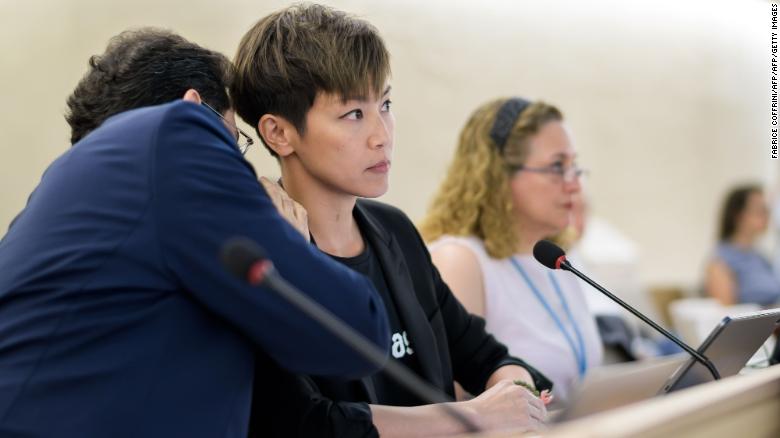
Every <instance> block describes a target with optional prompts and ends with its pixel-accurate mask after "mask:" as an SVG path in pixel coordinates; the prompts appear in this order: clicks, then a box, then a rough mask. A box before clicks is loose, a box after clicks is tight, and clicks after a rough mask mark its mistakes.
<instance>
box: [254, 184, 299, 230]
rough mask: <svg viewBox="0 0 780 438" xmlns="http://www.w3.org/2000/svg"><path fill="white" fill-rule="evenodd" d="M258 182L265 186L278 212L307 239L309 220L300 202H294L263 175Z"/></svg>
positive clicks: (279, 187)
mask: <svg viewBox="0 0 780 438" xmlns="http://www.w3.org/2000/svg"><path fill="white" fill-rule="evenodd" d="M260 183H261V184H262V185H263V188H265V191H266V192H267V193H268V196H269V197H270V198H271V201H272V202H273V203H274V207H276V209H277V210H278V211H279V214H281V215H282V217H283V218H285V219H286V220H287V222H289V223H290V224H291V225H292V226H293V227H295V229H296V230H298V231H299V232H300V233H301V234H303V237H304V238H305V239H306V240H309V220H308V215H307V214H306V209H305V208H303V206H302V205H301V204H299V203H297V202H295V200H293V199H292V198H291V197H290V195H288V194H287V192H285V191H284V189H283V188H282V186H280V185H279V184H277V183H275V182H273V181H271V180H269V179H268V178H266V177H264V176H261V177H260Z"/></svg>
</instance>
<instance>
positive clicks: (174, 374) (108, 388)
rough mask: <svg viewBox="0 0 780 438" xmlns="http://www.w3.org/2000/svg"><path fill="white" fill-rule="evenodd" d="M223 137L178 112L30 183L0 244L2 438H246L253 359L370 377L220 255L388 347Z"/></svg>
mask: <svg viewBox="0 0 780 438" xmlns="http://www.w3.org/2000/svg"><path fill="white" fill-rule="evenodd" d="M234 144H235V142H234V140H233V138H231V136H230V135H229V133H228V131H227V129H226V128H225V127H224V126H223V125H222V122H221V121H220V120H219V119H218V118H217V117H215V116H214V115H213V114H212V113H210V112H209V111H207V110H206V109H204V108H202V107H200V106H198V105H194V104H191V103H188V102H183V101H177V102H174V103H170V104H166V105H161V106H157V107H149V108H142V109H138V110H133V111H129V112H126V113H123V114H120V115H117V116H115V117H112V118H110V119H109V120H108V121H106V122H105V123H104V124H103V126H101V127H100V128H99V129H97V130H95V131H94V132H93V133H91V134H90V135H89V136H87V137H86V138H85V139H83V140H82V141H81V142H79V143H77V144H76V145H74V146H73V147H72V148H71V149H70V150H68V151H67V152H66V153H64V154H63V155H62V156H61V157H59V158H58V159H57V160H56V161H55V162H54V163H53V164H52V165H51V166H50V167H49V168H48V169H47V170H46V172H45V173H44V176H43V178H42V180H41V182H40V184H39V186H38V187H37V188H36V190H35V191H34V192H33V194H32V195H31V196H30V199H29V201H28V204H27V206H26V207H25V209H24V210H23V211H22V212H21V213H20V214H19V215H18V216H17V217H16V219H15V220H14V222H13V223H12V225H11V227H10V228H9V230H8V233H7V234H6V235H5V237H4V238H3V240H2V241H0V436H2V437H17V436H18V437H22V436H25V437H26V436H56V437H79V438H84V437H109V436H111V437H157V436H159V437H176V436H181V437H241V438H243V437H245V436H246V434H247V427H248V422H249V420H248V418H249V412H250V404H251V394H252V384H253V378H254V374H253V373H254V363H255V360H254V351H255V349H256V348H258V347H259V348H260V349H262V350H263V351H265V352H266V353H267V354H269V355H270V356H272V357H273V358H274V359H275V360H276V361H278V362H279V363H280V364H281V365H282V366H284V367H286V368H288V369H290V370H292V371H294V372H299V373H312V374H319V375H345V376H352V377H355V376H359V375H365V374H368V373H370V372H372V371H373V370H374V369H373V367H372V366H371V365H370V364H368V363H366V362H365V361H364V360H363V359H362V358H361V357H360V356H358V355H356V354H355V353H353V352H351V351H350V350H349V349H348V348H347V347H346V346H345V345H344V344H342V343H340V342H339V341H338V340H337V339H335V338H334V337H333V336H331V335H330V334H328V333H327V332H325V331H324V330H322V329H321V328H320V327H319V326H318V325H317V324H316V323H314V322H312V321H310V320H309V319H308V318H307V317H306V316H304V315H302V314H301V313H300V312H298V311H296V310H295V309H294V308H292V307H291V306H290V305H288V304H286V303H285V302H284V301H283V300H282V299H281V298H279V297H277V296H276V295H275V294H274V293H273V292H271V291H269V290H266V289H264V288H253V287H250V286H247V285H245V284H244V283H242V282H241V281H239V280H237V279H235V278H233V277H232V276H230V275H229V274H228V273H227V272H225V270H223V268H222V267H221V265H220V263H219V258H218V254H219V248H220V245H221V244H222V243H223V242H224V241H225V240H226V239H228V238H230V237H232V236H235V235H244V236H248V237H249V238H251V239H254V240H255V241H257V242H259V243H260V244H261V245H263V246H264V247H265V248H266V250H267V251H268V253H269V256H270V258H271V259H272V261H273V262H274V264H275V265H276V267H277V269H278V271H279V272H280V273H281V274H282V275H283V276H285V277H287V278H288V279H289V280H290V281H291V282H292V283H293V284H294V285H296V286H298V287H299V288H300V289H301V290H303V291H305V292H306V293H308V294H309V295H310V296H312V297H314V298H315V299H316V300H318V301H319V302H320V303H322V304H323V305H324V306H325V307H326V308H328V309H329V310H331V311H332V312H334V313H335V314H336V315H338V316H340V317H342V318H343V319H344V320H345V321H346V322H347V323H349V324H350V325H352V326H353V327H355V328H356V329H357V330H359V331H360V332H362V333H363V334H364V335H366V336H367V337H368V338H369V339H370V340H372V341H373V342H374V343H376V344H378V345H381V346H382V347H383V348H385V349H387V348H388V347H389V345H387V339H389V333H388V328H387V319H386V315H385V310H384V307H383V305H382V301H381V298H380V297H379V295H378V294H377V293H376V291H375V290H374V289H373V286H371V284H370V282H369V281H368V279H366V278H364V277H362V276H360V275H357V274H355V273H353V272H352V271H350V270H349V269H346V268H344V267H342V266H340V265H339V264H338V263H336V262H334V261H332V260H330V259H329V258H328V257H326V256H324V255H322V254H320V253H319V252H318V251H317V249H316V248H314V247H313V246H311V245H309V244H308V243H307V242H306V241H305V240H304V239H303V238H302V237H301V236H300V235H299V234H298V233H297V232H296V231H295V230H294V229H293V228H292V227H291V226H289V225H288V224H287V223H286V222H285V221H284V220H283V219H282V218H281V217H280V216H279V215H278V214H277V212H276V210H275V209H274V207H273V205H272V203H271V201H270V199H269V198H268V196H267V195H266V193H265V192H264V190H263V189H262V187H261V185H260V184H259V183H258V181H257V178H256V176H255V173H254V171H253V169H252V167H251V166H250V165H249V164H248V163H247V162H246V161H245V160H244V158H243V157H242V156H241V154H240V153H239V151H238V149H237V148H236V147H235V145H234Z"/></svg>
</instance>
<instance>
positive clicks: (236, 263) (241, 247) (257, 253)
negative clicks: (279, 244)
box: [219, 237, 266, 281]
mask: <svg viewBox="0 0 780 438" xmlns="http://www.w3.org/2000/svg"><path fill="white" fill-rule="evenodd" d="M219 258H220V260H221V261H222V266H224V267H225V269H227V270H228V272H230V273H231V274H233V275H235V276H236V277H238V278H240V279H241V280H244V281H248V280H249V277H250V271H251V270H252V268H253V266H255V265H256V264H257V262H261V261H263V260H265V259H266V256H265V251H264V250H263V248H262V247H260V245H258V244H257V243H255V242H254V241H253V240H251V239H249V238H246V237H233V238H231V239H230V240H228V241H227V242H225V244H224V245H222V249H221V250H220V254H219Z"/></svg>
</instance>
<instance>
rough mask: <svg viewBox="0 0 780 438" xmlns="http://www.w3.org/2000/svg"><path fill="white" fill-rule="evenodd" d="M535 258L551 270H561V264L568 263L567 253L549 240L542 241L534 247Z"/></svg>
mask: <svg viewBox="0 0 780 438" xmlns="http://www.w3.org/2000/svg"><path fill="white" fill-rule="evenodd" d="M534 258H535V259H536V261H538V262H539V263H541V264H543V265H544V266H547V267H548V268H550V269H560V268H561V263H563V262H565V261H566V253H565V252H564V251H563V250H562V249H561V247H560V246H558V245H556V244H554V243H552V242H550V241H549V240H540V241H538V242H536V245H534Z"/></svg>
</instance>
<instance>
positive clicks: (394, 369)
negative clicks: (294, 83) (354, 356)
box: [261, 266, 481, 433]
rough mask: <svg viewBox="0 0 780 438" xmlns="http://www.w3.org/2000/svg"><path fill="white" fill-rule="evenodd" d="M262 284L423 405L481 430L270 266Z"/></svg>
mask: <svg viewBox="0 0 780 438" xmlns="http://www.w3.org/2000/svg"><path fill="white" fill-rule="evenodd" d="M261 284H263V285H264V286H267V287H268V288H269V289H273V290H274V291H275V292H276V293H278V294H279V295H281V296H282V297H283V298H284V299H285V300H287V301H288V302H289V303H291V304H292V305H294V306H295V307H297V308H298V309H299V310H301V311H302V312H303V313H305V314H306V315H308V316H309V317H310V318H312V319H313V320H314V321H317V323H319V324H320V325H322V327H324V328H325V329H326V330H328V331H330V332H331V333H333V334H334V335H336V336H337V337H338V338H339V339H341V340H342V341H343V342H344V343H345V344H347V345H349V346H350V347H351V348H352V349H354V350H355V351H357V352H358V353H359V354H360V355H362V356H363V357H364V358H366V359H367V360H368V361H369V362H371V363H373V364H375V365H376V366H377V367H379V368H382V366H383V365H384V367H383V368H382V371H384V372H386V373H387V374H388V375H389V376H390V377H391V378H393V379H394V380H395V381H396V382H398V383H399V384H401V385H402V386H404V387H405V388H406V389H407V390H408V391H409V392H411V393H412V394H414V395H415V396H417V397H419V398H420V399H421V400H424V401H425V402H426V403H429V404H431V403H436V404H437V406H439V407H440V408H441V409H442V410H443V411H444V412H446V413H447V415H449V416H450V417H451V418H453V419H455V420H456V421H458V422H459V423H460V424H461V425H462V426H463V427H464V428H465V429H466V431H467V432H468V433H474V432H480V431H481V429H480V427H479V426H477V425H476V424H475V423H474V422H473V421H472V420H471V419H469V418H468V417H467V416H466V415H464V414H463V413H462V412H461V411H460V410H459V409H458V408H456V407H455V406H453V405H452V404H451V403H450V402H452V400H450V399H449V398H448V397H446V396H445V395H444V394H443V393H442V392H441V391H439V390H438V389H436V388H434V387H433V386H432V385H431V384H429V383H428V382H426V381H424V380H422V379H421V378H419V377H418V376H417V375H416V374H414V373H413V372H411V371H409V369H408V368H406V367H405V366H403V365H401V364H400V363H398V362H396V361H395V360H393V359H390V360H387V362H385V359H386V358H387V356H386V354H385V352H384V351H382V350H381V349H379V347H377V346H375V345H374V344H373V343H371V342H370V341H368V340H367V339H366V338H365V337H363V336H362V335H360V334H359V333H357V332H356V331H355V330H354V329H353V328H352V327H350V326H348V325H347V324H346V323H344V322H343V321H342V320H340V319H339V318H337V317H335V316H334V315H333V314H332V313H330V312H329V311H328V310H327V309H325V308H324V307H322V306H321V305H320V304H319V303H317V302H315V301H314V300H312V299H311V298H309V297H307V296H306V295H304V294H303V293H301V292H300V291H298V290H297V289H296V288H295V287H294V286H292V285H291V284H290V283H288V282H287V280H285V279H284V278H282V277H281V276H279V275H278V274H276V271H275V269H274V268H273V267H272V266H270V267H269V268H267V270H266V272H265V276H264V278H263V281H262V283H261Z"/></svg>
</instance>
